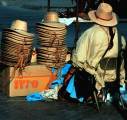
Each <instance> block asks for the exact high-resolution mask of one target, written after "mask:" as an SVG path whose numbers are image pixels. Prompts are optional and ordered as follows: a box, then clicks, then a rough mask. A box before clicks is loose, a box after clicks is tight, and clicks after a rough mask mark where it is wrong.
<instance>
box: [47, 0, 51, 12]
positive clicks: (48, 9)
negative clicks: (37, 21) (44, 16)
mask: <svg viewBox="0 0 127 120" xmlns="http://www.w3.org/2000/svg"><path fill="white" fill-rule="evenodd" d="M47 6H48V8H47V11H50V0H48V5H47Z"/></svg>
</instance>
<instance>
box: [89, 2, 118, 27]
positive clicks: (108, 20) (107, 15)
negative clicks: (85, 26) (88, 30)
mask: <svg viewBox="0 0 127 120" xmlns="http://www.w3.org/2000/svg"><path fill="white" fill-rule="evenodd" d="M88 15H89V18H90V19H91V20H92V21H93V22H95V23H97V24H99V25H103V26H115V25H117V24H118V19H117V15H116V14H115V13H114V12H113V10H112V7H111V5H109V4H107V3H100V5H99V6H98V8H97V10H92V11H90V12H89V13H88Z"/></svg>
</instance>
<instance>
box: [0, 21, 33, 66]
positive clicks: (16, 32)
mask: <svg viewBox="0 0 127 120" xmlns="http://www.w3.org/2000/svg"><path fill="white" fill-rule="evenodd" d="M32 42H33V34H31V33H28V32H27V23H26V22H25V21H21V20H15V21H14V22H13V23H12V25H11V28H6V29H3V32H2V41H1V62H2V63H3V64H6V65H8V66H17V67H24V66H25V65H26V64H28V63H29V62H30V60H31V50H32Z"/></svg>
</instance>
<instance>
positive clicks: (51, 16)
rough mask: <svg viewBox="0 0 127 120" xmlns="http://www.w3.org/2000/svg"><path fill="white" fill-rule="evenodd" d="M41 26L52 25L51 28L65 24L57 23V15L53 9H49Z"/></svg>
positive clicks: (63, 26)
mask: <svg viewBox="0 0 127 120" xmlns="http://www.w3.org/2000/svg"><path fill="white" fill-rule="evenodd" d="M39 24H41V26H45V27H51V28H52V27H53V28H55V27H56V28H57V27H58V28H65V24H63V23H59V15H58V13H57V12H55V11H49V12H47V14H46V15H45V17H44V21H42V22H41V23H39Z"/></svg>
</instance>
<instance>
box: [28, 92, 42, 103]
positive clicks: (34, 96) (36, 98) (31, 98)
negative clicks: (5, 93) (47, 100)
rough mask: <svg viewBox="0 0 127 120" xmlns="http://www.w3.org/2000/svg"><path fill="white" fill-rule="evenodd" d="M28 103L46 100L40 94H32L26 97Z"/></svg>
mask: <svg viewBox="0 0 127 120" xmlns="http://www.w3.org/2000/svg"><path fill="white" fill-rule="evenodd" d="M26 100H27V101H29V102H30V101H44V98H43V97H42V95H40V94H39V93H32V94H30V95H28V96H26Z"/></svg>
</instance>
